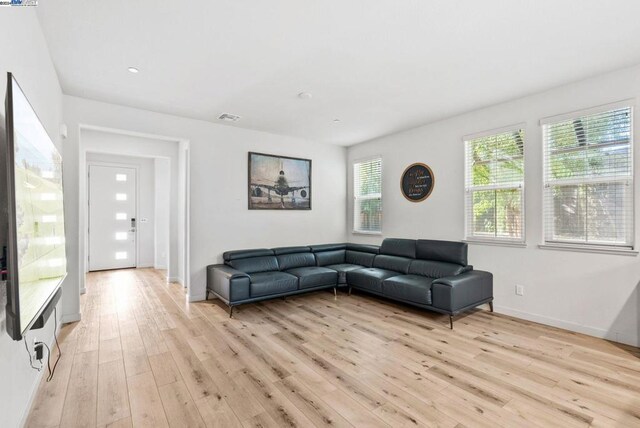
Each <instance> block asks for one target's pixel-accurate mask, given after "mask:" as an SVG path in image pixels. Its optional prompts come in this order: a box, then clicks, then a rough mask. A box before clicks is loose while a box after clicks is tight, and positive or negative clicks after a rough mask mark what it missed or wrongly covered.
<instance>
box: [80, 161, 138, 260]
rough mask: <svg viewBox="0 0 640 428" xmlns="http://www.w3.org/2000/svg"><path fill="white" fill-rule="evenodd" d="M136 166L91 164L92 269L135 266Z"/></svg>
mask: <svg viewBox="0 0 640 428" xmlns="http://www.w3.org/2000/svg"><path fill="white" fill-rule="evenodd" d="M136 197H137V195H136V169H135V168H126V167H116V166H103V165H89V270H90V271H94V270H104V269H123V268H132V267H136V221H137V216H136V206H137V201H136Z"/></svg>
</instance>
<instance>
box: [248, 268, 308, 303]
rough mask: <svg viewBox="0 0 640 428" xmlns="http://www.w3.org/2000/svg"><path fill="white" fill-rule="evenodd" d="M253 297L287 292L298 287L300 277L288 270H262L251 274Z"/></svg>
mask: <svg viewBox="0 0 640 428" xmlns="http://www.w3.org/2000/svg"><path fill="white" fill-rule="evenodd" d="M249 279H250V280H251V285H250V287H251V297H259V296H268V295H270V294H280V293H286V292H288V291H295V290H297V289H298V277H296V276H295V275H291V274H289V273H286V272H260V273H252V274H251V275H249Z"/></svg>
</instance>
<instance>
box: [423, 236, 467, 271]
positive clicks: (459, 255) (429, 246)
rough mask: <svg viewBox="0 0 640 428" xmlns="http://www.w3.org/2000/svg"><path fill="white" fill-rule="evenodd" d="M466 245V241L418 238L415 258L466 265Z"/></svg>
mask: <svg viewBox="0 0 640 428" xmlns="http://www.w3.org/2000/svg"><path fill="white" fill-rule="evenodd" d="M467 250H468V245H467V243H466V242H454V241H436V240H432V239H418V241H417V243H416V258H418V259H422V260H433V261H438V262H447V263H455V264H459V265H461V266H466V265H467V263H468V261H467Z"/></svg>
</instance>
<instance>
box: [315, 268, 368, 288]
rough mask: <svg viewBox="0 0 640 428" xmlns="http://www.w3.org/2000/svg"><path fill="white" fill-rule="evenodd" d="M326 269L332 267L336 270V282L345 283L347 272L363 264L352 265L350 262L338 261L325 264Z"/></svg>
mask: <svg viewBox="0 0 640 428" xmlns="http://www.w3.org/2000/svg"><path fill="white" fill-rule="evenodd" d="M325 267H326V268H328V269H333V270H335V271H336V272H338V284H346V283H347V272H349V271H352V270H356V269H362V268H364V267H365V266H361V265H354V264H350V263H339V264H337V265H328V266H325Z"/></svg>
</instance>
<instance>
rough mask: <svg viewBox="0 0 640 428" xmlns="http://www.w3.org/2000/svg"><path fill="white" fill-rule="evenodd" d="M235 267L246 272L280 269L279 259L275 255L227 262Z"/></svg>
mask: <svg viewBox="0 0 640 428" xmlns="http://www.w3.org/2000/svg"><path fill="white" fill-rule="evenodd" d="M225 263H226V264H228V265H229V266H231V267H232V268H234V269H237V270H239V271H240V272H244V273H249V274H251V273H258V272H271V271H276V270H278V260H277V259H276V257H275V256H263V257H250V258H245V259H235V260H229V261H227V262H225Z"/></svg>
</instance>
